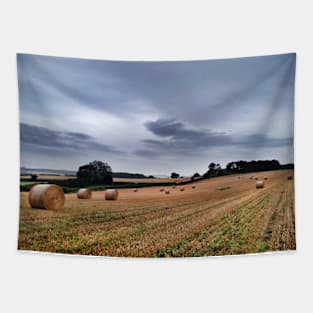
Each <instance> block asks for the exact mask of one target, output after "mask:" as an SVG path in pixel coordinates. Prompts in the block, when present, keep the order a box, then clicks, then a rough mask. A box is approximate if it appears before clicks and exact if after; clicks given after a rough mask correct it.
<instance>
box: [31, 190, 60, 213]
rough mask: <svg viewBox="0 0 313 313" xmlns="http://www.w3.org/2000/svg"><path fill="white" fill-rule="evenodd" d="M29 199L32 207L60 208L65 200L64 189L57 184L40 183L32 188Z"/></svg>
mask: <svg viewBox="0 0 313 313" xmlns="http://www.w3.org/2000/svg"><path fill="white" fill-rule="evenodd" d="M28 201H29V204H30V206H31V207H32V208H35V209H46V210H59V209H62V208H63V206H64V202H65V196H64V192H63V189H62V188H61V187H59V186H57V185H51V184H39V185H35V186H33V187H32V188H31V190H30V191H29V194H28Z"/></svg>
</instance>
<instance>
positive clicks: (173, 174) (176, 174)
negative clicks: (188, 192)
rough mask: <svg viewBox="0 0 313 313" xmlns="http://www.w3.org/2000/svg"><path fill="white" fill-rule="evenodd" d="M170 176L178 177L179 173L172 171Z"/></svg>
mask: <svg viewBox="0 0 313 313" xmlns="http://www.w3.org/2000/svg"><path fill="white" fill-rule="evenodd" d="M171 178H179V174H178V173H175V172H173V173H172V174H171Z"/></svg>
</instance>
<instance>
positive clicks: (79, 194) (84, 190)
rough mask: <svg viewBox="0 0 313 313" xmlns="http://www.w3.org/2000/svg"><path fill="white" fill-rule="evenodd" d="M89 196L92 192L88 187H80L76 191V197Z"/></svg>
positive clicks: (83, 197) (85, 197)
mask: <svg viewBox="0 0 313 313" xmlns="http://www.w3.org/2000/svg"><path fill="white" fill-rule="evenodd" d="M91 196H92V192H91V190H90V189H87V188H81V189H79V190H78V192H77V198H78V199H90V198H91Z"/></svg>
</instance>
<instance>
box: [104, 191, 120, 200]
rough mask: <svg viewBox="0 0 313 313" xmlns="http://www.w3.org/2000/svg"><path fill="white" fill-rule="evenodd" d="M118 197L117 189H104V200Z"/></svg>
mask: <svg viewBox="0 0 313 313" xmlns="http://www.w3.org/2000/svg"><path fill="white" fill-rule="evenodd" d="M117 198H118V190H117V189H107V190H106V191H105V200H116V199H117Z"/></svg>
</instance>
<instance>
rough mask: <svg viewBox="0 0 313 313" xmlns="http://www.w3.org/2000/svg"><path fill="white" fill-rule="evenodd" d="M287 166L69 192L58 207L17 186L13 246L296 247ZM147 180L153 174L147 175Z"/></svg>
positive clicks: (120, 251) (124, 251)
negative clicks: (36, 201) (37, 204)
mask: <svg viewBox="0 0 313 313" xmlns="http://www.w3.org/2000/svg"><path fill="white" fill-rule="evenodd" d="M291 174H292V171H290V170H282V171H273V172H264V173H256V174H254V175H255V176H257V177H259V178H262V177H264V176H266V177H268V180H266V181H265V187H264V189H256V188H255V180H251V179H249V177H250V176H252V175H253V174H251V173H249V174H244V175H240V179H238V175H231V176H224V177H218V178H213V179H208V180H202V181H198V182H195V183H193V184H192V185H195V188H194V189H193V188H192V185H191V184H187V185H185V186H184V188H185V191H180V189H179V188H175V189H174V188H169V190H170V194H165V192H160V187H147V188H138V191H137V192H133V188H131V189H120V190H119V198H118V200H116V201H106V200H104V192H103V191H98V192H93V195H92V199H90V200H82V199H77V196H76V194H67V195H66V202H65V207H64V209H62V210H58V211H46V210H35V209H31V208H30V206H29V204H28V201H27V196H28V193H27V192H21V208H20V228H19V242H18V248H19V249H23V250H36V251H50V252H60V253H72V254H88V255H109V256H136V257H151V256H205V255H225V254H241V253H255V252H263V251H275V250H294V249H295V248H296V243H295V213H294V186H293V180H288V179H287V177H288V176H289V175H291ZM149 181H150V179H149Z"/></svg>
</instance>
